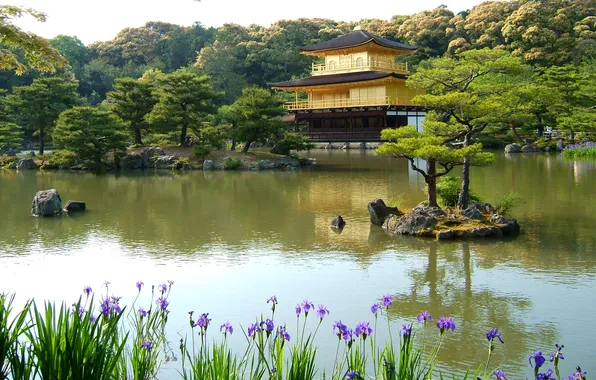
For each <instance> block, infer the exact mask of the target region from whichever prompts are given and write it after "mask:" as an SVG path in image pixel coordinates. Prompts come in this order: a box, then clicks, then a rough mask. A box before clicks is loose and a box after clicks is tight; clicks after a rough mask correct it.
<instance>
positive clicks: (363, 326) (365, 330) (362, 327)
mask: <svg viewBox="0 0 596 380" xmlns="http://www.w3.org/2000/svg"><path fill="white" fill-rule="evenodd" d="M372 332H373V329H372V328H371V327H370V324H369V323H368V322H359V323H357V324H356V328H355V329H354V334H356V336H357V337H360V335H362V338H363V339H366V337H367V336H370V335H372Z"/></svg>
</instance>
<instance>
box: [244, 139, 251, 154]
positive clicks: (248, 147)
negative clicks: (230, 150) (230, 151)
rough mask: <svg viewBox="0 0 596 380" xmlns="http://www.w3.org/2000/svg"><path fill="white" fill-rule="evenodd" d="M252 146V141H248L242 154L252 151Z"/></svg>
mask: <svg viewBox="0 0 596 380" xmlns="http://www.w3.org/2000/svg"><path fill="white" fill-rule="evenodd" d="M250 144H252V140H248V141H247V142H246V144H244V148H242V153H248V149H250Z"/></svg>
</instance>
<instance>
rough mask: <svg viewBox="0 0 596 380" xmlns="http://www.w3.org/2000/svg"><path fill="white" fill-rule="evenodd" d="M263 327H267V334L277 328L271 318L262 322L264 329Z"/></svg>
mask: <svg viewBox="0 0 596 380" xmlns="http://www.w3.org/2000/svg"><path fill="white" fill-rule="evenodd" d="M263 325H265V331H266V332H267V333H271V332H272V331H273V329H274V328H275V325H274V324H273V321H272V320H271V319H269V318H267V319H266V320H264V321H261V323H260V326H261V327H263Z"/></svg>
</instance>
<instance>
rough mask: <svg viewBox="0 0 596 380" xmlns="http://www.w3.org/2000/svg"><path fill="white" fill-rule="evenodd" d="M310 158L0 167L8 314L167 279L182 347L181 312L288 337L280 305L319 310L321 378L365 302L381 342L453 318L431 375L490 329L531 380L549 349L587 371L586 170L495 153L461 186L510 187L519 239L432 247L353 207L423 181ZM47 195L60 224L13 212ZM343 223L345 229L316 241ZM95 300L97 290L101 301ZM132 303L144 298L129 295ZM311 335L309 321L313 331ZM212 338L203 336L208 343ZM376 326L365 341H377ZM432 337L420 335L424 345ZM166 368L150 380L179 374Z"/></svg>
mask: <svg viewBox="0 0 596 380" xmlns="http://www.w3.org/2000/svg"><path fill="white" fill-rule="evenodd" d="M309 156H312V157H316V158H317V159H318V160H319V163H318V165H316V166H314V167H312V168H311V169H307V170H303V171H298V172H283V173H282V172H267V173H254V172H226V173H224V172H205V173H204V172H190V173H159V174H155V173H153V172H145V173H141V172H139V173H131V174H121V175H114V174H109V175H101V176H98V175H94V174H90V173H69V172H47V173H46V172H19V173H17V172H13V171H9V170H4V171H0V210H2V217H1V218H0V291H4V292H6V291H8V292H12V291H16V292H18V296H19V297H20V300H21V301H22V300H24V299H25V298H27V297H36V298H38V299H52V300H66V301H68V302H71V301H72V300H73V299H76V298H77V297H78V296H79V294H80V292H81V289H82V287H83V286H84V285H91V286H92V287H93V288H94V289H96V290H101V289H102V284H103V282H104V281H105V280H108V281H110V282H111V285H110V291H111V292H113V293H117V294H119V295H122V296H123V297H124V298H123V301H124V302H125V303H126V301H129V302H130V301H132V299H134V297H135V295H136V289H135V287H134V284H135V282H136V281H137V280H143V281H144V282H145V283H146V284H159V283H162V282H164V281H166V280H174V281H175V284H174V287H173V289H172V295H171V297H170V301H171V308H172V313H171V316H170V320H169V321H170V322H169V329H170V331H169V335H170V338H171V340H172V341H173V342H174V344H173V346H174V347H177V344H176V343H175V342H176V341H177V340H178V339H179V335H185V334H187V333H188V331H187V326H188V319H187V318H188V316H187V312H188V311H189V310H194V311H195V312H196V313H200V312H209V313H210V316H211V317H212V318H213V324H214V325H216V326H219V325H220V324H222V323H223V322H225V321H228V320H229V321H230V322H231V323H233V324H234V326H235V327H236V328H237V331H238V332H237V333H236V334H235V335H234V336H233V338H232V344H233V345H234V347H236V348H237V349H238V350H241V349H242V348H243V342H242V341H243V339H244V338H243V336H242V334H241V333H240V332H239V329H240V325H242V326H244V327H245V328H246V327H247V326H248V324H249V323H251V322H253V321H254V317H255V316H257V315H259V314H261V313H268V312H269V309H268V305H267V304H266V303H265V300H266V299H267V298H268V297H269V296H271V295H273V294H275V295H277V297H278V299H279V300H280V304H279V306H278V311H277V313H276V320H277V322H281V323H283V322H287V323H288V325H289V326H290V332H291V333H292V331H293V330H295V327H293V326H294V325H295V320H296V318H295V314H294V311H293V309H294V305H295V304H296V303H298V302H300V301H302V300H303V299H305V298H308V299H311V300H312V301H314V302H315V304H319V303H323V304H325V305H326V306H327V307H328V308H329V310H330V311H331V315H330V317H329V319H328V320H325V321H324V322H323V325H322V326H321V330H320V331H319V342H318V343H319V345H320V350H319V362H320V363H319V364H320V365H321V366H327V367H329V366H330V365H331V362H332V361H333V356H334V353H335V343H336V340H335V339H336V338H335V336H334V335H332V332H331V325H332V323H333V321H335V320H338V319H342V320H343V321H344V322H345V323H348V324H350V325H355V323H356V322H358V321H361V320H371V314H370V310H369V308H370V306H371V304H372V303H373V302H376V301H378V300H379V298H380V296H382V295H383V294H392V295H393V297H394V300H395V302H394V305H393V306H392V307H391V308H390V310H389V318H390V319H391V321H392V324H393V326H394V328H395V329H398V328H400V327H401V324H402V323H406V322H409V321H412V320H413V319H414V318H415V317H416V315H417V314H418V313H420V312H421V311H423V310H427V309H428V310H430V311H431V313H432V314H433V315H434V316H439V315H447V316H453V317H454V319H455V321H456V322H457V330H456V332H455V333H449V334H448V337H447V340H446V342H445V345H444V348H443V350H442V352H441V354H440V358H441V359H442V360H443V364H442V365H443V366H442V367H441V369H442V370H444V371H450V370H452V371H457V372H461V371H464V370H465V369H467V368H469V367H470V366H476V365H477V364H479V363H481V362H482V361H484V360H485V357H486V356H485V355H486V350H487V344H486V339H485V337H484V333H485V332H486V331H488V329H490V328H493V327H497V328H499V329H500V330H501V331H502V332H503V337H504V339H505V345H503V346H500V345H499V346H498V347H497V351H496V354H495V356H494V359H493V363H502V366H501V367H502V368H504V369H505V370H506V371H508V372H509V373H511V374H514V373H515V375H513V376H509V378H511V379H515V378H525V376H530V374H531V370H530V369H529V367H528V366H527V358H528V355H529V354H530V353H531V352H533V351H535V350H542V351H545V352H551V351H552V349H553V348H554V344H555V343H564V344H565V357H566V359H565V360H564V361H563V368H564V370H563V371H562V372H563V373H565V375H567V374H571V372H573V369H574V368H575V366H576V365H578V364H581V365H582V368H583V369H584V370H587V371H588V374H592V376H593V375H594V374H596V351H595V350H594V349H593V342H594V341H595V340H596V331H595V330H594V328H593V323H592V322H593V321H592V319H593V316H594V315H595V314H596V295H595V294H594V289H595V288H596V273H595V267H596V193H595V190H594V189H596V175H595V174H596V164H595V163H589V162H580V161H578V162H573V161H565V160H562V159H561V158H560V157H559V156H557V155H545V154H532V155H516V156H510V157H508V156H505V155H503V154H500V153H498V154H497V161H496V163H495V165H493V166H492V167H489V168H484V169H473V171H472V187H473V189H474V190H475V191H476V192H477V193H478V194H480V195H481V196H482V197H483V198H484V199H486V200H487V201H493V200H494V199H495V198H496V197H498V196H500V195H503V194H506V193H508V192H510V191H515V192H517V193H519V194H520V195H522V196H523V198H524V199H525V200H526V203H525V205H524V206H523V207H522V208H519V209H518V210H516V216H517V217H518V219H519V221H520V224H521V226H522V235H520V236H519V237H518V238H517V239H514V240H509V241H500V240H484V241H470V242H450V243H437V242H435V241H432V240H421V239H416V238H409V237H398V238H395V237H390V236H387V235H386V234H385V233H384V232H383V231H382V230H381V229H380V228H378V227H375V226H371V225H370V222H369V220H368V214H367V212H366V204H367V203H368V202H369V201H371V200H373V199H374V198H378V197H380V198H383V199H400V200H401V203H402V205H403V206H404V207H413V206H414V205H416V204H417V203H418V202H419V201H421V200H423V199H424V193H423V192H422V190H423V187H424V186H423V183H422V181H421V178H419V176H417V175H416V174H415V173H412V172H411V171H410V170H409V169H408V165H407V163H406V162H405V161H398V160H391V159H387V158H381V157H375V156H374V155H373V154H372V152H360V151H347V152H344V151H332V152H325V151H312V152H310V154H309ZM48 188H56V189H58V191H59V192H60V194H61V196H62V198H63V200H67V199H75V200H84V201H86V202H87V205H88V208H89V210H88V211H87V212H86V213H85V214H82V215H73V216H72V217H67V216H64V217H61V218H50V219H47V218H46V219H37V218H33V217H30V216H29V208H30V205H31V200H32V198H33V195H34V194H35V192H36V191H38V190H41V189H48ZM338 214H341V215H342V216H343V217H344V218H345V219H346V220H347V223H348V224H347V226H346V228H345V229H344V231H343V233H341V234H337V233H334V232H333V231H331V230H330V229H329V227H328V225H329V221H330V220H331V218H333V217H334V216H336V215H338ZM104 290H105V288H104ZM140 300H141V302H142V303H148V302H149V294H148V292H143V293H142V296H141V299H140ZM311 322H312V324H313V327H314V325H315V324H316V323H315V321H314V320H312V321H311ZM215 330H216V328H214V329H213V331H214V333H215ZM386 330H387V329H386V328H383V327H379V328H378V336H377V339H381V340H383V339H384V338H385V337H386V336H387V331H386ZM435 330H436V329H430V328H428V329H427V330H425V331H424V334H428V335H433V336H434V335H435V334H437V332H436V331H435ZM176 369H177V365H176V364H175V363H171V364H169V365H168V366H166V368H165V370H164V374H163V375H164V376H163V377H164V378H177V375H176Z"/></svg>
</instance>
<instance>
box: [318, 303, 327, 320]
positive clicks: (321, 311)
mask: <svg viewBox="0 0 596 380" xmlns="http://www.w3.org/2000/svg"><path fill="white" fill-rule="evenodd" d="M317 315H318V316H319V318H320V319H321V320H323V318H325V315H329V310H327V308H326V307H325V305H319V308H318V309H317Z"/></svg>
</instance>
